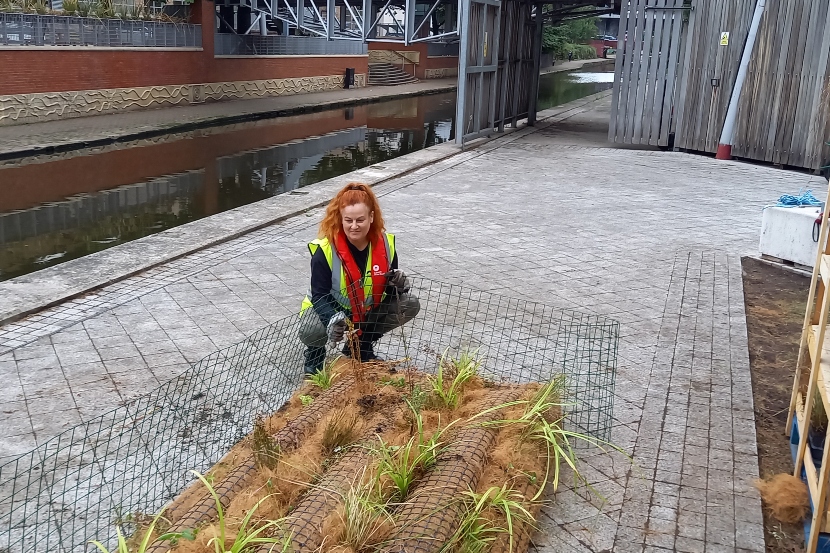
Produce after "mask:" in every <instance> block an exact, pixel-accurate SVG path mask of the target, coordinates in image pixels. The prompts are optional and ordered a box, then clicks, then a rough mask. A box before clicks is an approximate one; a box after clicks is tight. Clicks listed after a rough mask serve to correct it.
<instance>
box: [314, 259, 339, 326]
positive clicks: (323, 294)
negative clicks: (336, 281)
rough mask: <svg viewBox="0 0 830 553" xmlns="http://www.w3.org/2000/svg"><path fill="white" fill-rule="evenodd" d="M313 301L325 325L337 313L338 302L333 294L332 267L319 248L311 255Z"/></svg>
mask: <svg viewBox="0 0 830 553" xmlns="http://www.w3.org/2000/svg"><path fill="white" fill-rule="evenodd" d="M311 302H312V303H313V304H314V311H315V313H317V316H318V317H320V321H321V322H322V323H323V325H324V326H325V325H327V324H328V323H329V319H331V318H332V317H333V316H334V314H335V313H337V308H336V305H337V302H336V301H335V299H334V298H333V297H332V295H331V268H330V267H329V263H328V261H326V255H325V254H324V253H323V250H321V249H319V248H318V249H317V251H316V252H314V255H312V256H311Z"/></svg>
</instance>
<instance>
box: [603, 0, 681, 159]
mask: <svg viewBox="0 0 830 553" xmlns="http://www.w3.org/2000/svg"><path fill="white" fill-rule="evenodd" d="M682 6H683V0H625V1H624V2H623V6H622V11H621V15H620V31H619V35H618V37H617V38H618V41H619V42H621V43H622V45H621V47H620V48H618V50H617V61H616V65H615V69H614V70H615V75H616V76H615V83H616V84H615V86H614V93H613V96H612V103H611V121H610V126H609V133H608V135H609V139H610V140H612V141H615V142H621V143H625V144H651V145H654V146H666V145H668V143H669V134H670V133H671V132H672V130H673V125H672V109H673V97H674V89H675V81H676V76H677V71H678V69H680V68H679V66H678V63H677V62H678V59H679V56H680V51H681V46H682V41H681V34H682V29H683V26H684V21H683V13H682V10H681V11H678V8H680V7H682ZM619 42H618V43H619Z"/></svg>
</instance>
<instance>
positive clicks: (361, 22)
mask: <svg viewBox="0 0 830 553" xmlns="http://www.w3.org/2000/svg"><path fill="white" fill-rule="evenodd" d="M621 1H622V0H216V7H217V14H218V17H219V31H220V32H235V33H237V34H249V33H258V34H260V35H267V34H269V33H277V34H282V35H288V34H296V35H305V36H317V37H320V38H325V39H327V40H353V41H361V42H372V41H383V42H397V43H401V44H403V45H410V44H414V43H418V42H444V43H459V68H458V75H459V78H458V102H457V113H456V121H457V125H456V128H457V129H458V130H457V132H456V141H457V142H459V143H461V144H463V143H465V142H467V141H470V140H474V139H476V138H479V137H482V136H489V135H492V134H494V133H496V132H501V131H503V130H504V128H505V126H512V127H516V126H517V125H518V122H519V121H520V120H522V119H527V120H528V123H529V124H531V125H532V124H533V123H534V122H535V118H536V95H537V91H538V85H539V62H540V59H541V53H542V29H543V26H544V24H545V23H548V24H554V23H557V22H560V21H563V20H568V19H574V18H581V17H591V16H597V15H603V14H606V13H620V7H621V6H620V4H621Z"/></svg>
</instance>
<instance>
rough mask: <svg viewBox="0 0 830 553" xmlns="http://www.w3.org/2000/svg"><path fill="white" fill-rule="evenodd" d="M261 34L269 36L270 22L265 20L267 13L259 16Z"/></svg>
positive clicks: (261, 13)
mask: <svg viewBox="0 0 830 553" xmlns="http://www.w3.org/2000/svg"><path fill="white" fill-rule="evenodd" d="M259 34H260V35H262V36H268V22H267V21H266V20H265V12H260V14H259Z"/></svg>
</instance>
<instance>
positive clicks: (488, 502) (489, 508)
mask: <svg viewBox="0 0 830 553" xmlns="http://www.w3.org/2000/svg"><path fill="white" fill-rule="evenodd" d="M461 500H462V501H463V503H464V508H463V511H462V512H463V514H462V517H461V521H460V523H459V525H458V528H457V530H456V531H455V533H454V534H453V536H452V537H451V538H450V540H449V541H448V542H447V543H446V544H445V545H444V547H443V548H442V549H441V553H452V552H459V553H482V552H484V551H486V550H487V549H489V547H490V546H491V544H492V542H493V541H495V540H496V539H498V538H499V536H503V535H506V536H507V537H508V540H509V544H510V551H513V545H514V544H513V537H514V536H515V535H516V531H517V528H516V525H517V524H518V523H523V524H529V525H531V526H535V523H536V519H535V518H534V517H533V514H532V513H531V512H530V511H529V510H528V509H527V507H526V506H525V502H526V501H527V499H526V498H525V497H524V496H523V495H522V494H521V493H519V492H518V491H516V490H514V489H512V488H510V487H509V486H508V485H507V484H506V483H505V484H504V485H502V486H501V487H498V486H491V487H490V488H488V489H487V490H485V491H484V492H482V493H477V492H474V491H473V490H468V491H466V492H465V493H464V494H463V497H462V499H461ZM496 520H499V521H501V520H504V526H500V525H498V524H496V523H495V522H494V521H496Z"/></svg>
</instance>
